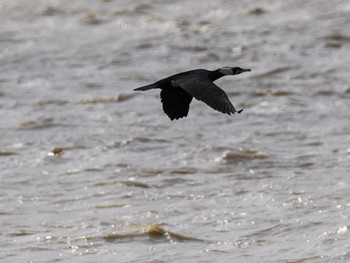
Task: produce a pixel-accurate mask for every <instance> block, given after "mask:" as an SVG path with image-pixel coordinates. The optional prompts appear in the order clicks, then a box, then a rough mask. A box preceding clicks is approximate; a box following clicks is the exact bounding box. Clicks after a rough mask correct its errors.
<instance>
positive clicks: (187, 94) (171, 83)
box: [134, 67, 250, 120]
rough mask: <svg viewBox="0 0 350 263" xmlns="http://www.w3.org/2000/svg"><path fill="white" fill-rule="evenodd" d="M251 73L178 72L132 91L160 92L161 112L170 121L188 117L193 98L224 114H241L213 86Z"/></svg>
mask: <svg viewBox="0 0 350 263" xmlns="http://www.w3.org/2000/svg"><path fill="white" fill-rule="evenodd" d="M246 71H250V69H242V68H239V67H223V68H219V69H217V70H213V71H210V70H206V69H195V70H190V71H186V72H181V73H178V74H175V75H172V76H169V77H166V78H164V79H161V80H158V81H156V82H154V83H152V84H149V85H146V86H142V87H140V88H137V89H134V90H142V91H146V90H150V89H161V92H160V97H161V102H162V104H163V110H164V112H165V113H166V114H167V115H168V116H169V118H170V119H171V120H174V119H179V118H182V117H186V116H187V115H188V111H189V107H190V103H191V101H192V98H193V97H195V98H196V99H197V100H200V101H203V102H204V103H206V104H207V105H208V106H210V107H211V108H213V109H214V110H217V111H220V112H222V113H226V114H229V115H230V114H231V113H232V114H235V113H236V112H237V113H241V112H242V110H239V111H237V110H236V109H235V108H234V106H233V105H232V103H231V102H230V100H229V98H228V96H227V94H226V93H225V91H223V90H222V89H221V88H219V87H218V86H217V85H215V84H214V83H213V82H214V81H215V80H217V79H219V78H221V77H223V76H226V75H238V74H240V73H242V72H246Z"/></svg>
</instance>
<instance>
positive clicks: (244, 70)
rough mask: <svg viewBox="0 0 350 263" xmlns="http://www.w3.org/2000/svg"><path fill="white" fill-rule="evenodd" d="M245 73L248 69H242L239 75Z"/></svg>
mask: <svg viewBox="0 0 350 263" xmlns="http://www.w3.org/2000/svg"><path fill="white" fill-rule="evenodd" d="M247 71H251V70H250V69H249V68H248V69H244V68H243V69H242V71H241V73H243V72H247Z"/></svg>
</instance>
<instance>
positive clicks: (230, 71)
mask: <svg viewBox="0 0 350 263" xmlns="http://www.w3.org/2000/svg"><path fill="white" fill-rule="evenodd" d="M246 71H251V70H250V69H244V68H240V67H223V68H220V69H219V72H220V73H221V74H223V75H238V74H241V73H243V72H246Z"/></svg>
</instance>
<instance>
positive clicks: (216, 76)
mask: <svg viewBox="0 0 350 263" xmlns="http://www.w3.org/2000/svg"><path fill="white" fill-rule="evenodd" d="M223 76H224V74H222V73H221V72H220V71H219V70H218V69H217V70H213V71H209V74H208V77H209V79H210V80H211V81H215V80H217V79H219V78H221V77H223Z"/></svg>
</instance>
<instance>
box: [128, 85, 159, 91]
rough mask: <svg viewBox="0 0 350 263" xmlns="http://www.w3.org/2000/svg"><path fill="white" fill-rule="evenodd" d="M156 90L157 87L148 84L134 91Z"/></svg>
mask: <svg viewBox="0 0 350 263" xmlns="http://www.w3.org/2000/svg"><path fill="white" fill-rule="evenodd" d="M156 88H158V86H157V85H156V84H150V85H146V86H142V87H139V88H137V89H134V90H150V89H156Z"/></svg>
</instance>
